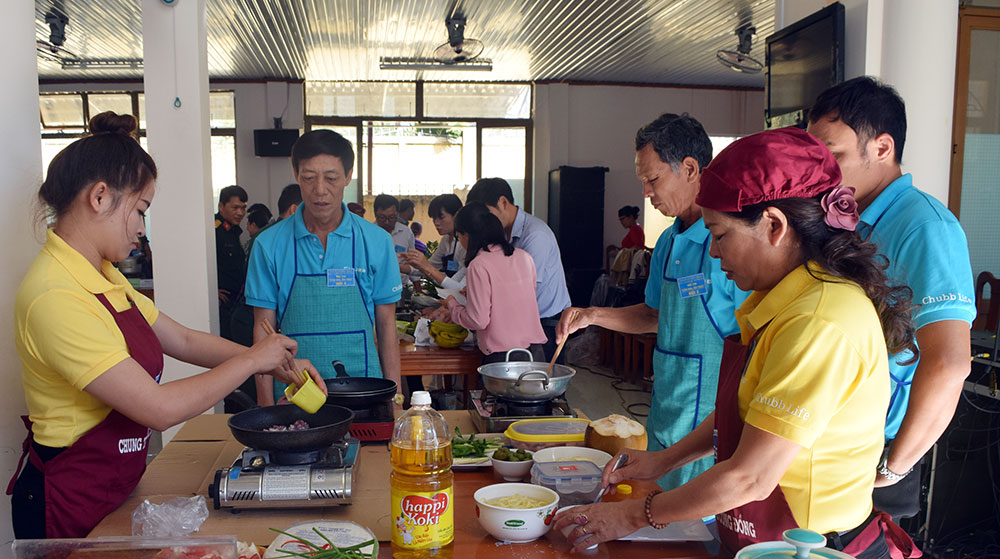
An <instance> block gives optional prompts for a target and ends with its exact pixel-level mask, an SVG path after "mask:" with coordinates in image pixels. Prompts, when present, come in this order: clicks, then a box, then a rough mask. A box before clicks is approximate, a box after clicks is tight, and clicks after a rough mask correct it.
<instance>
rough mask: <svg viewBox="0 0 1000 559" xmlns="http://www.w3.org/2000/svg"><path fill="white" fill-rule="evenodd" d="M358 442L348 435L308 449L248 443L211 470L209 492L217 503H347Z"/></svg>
mask: <svg viewBox="0 0 1000 559" xmlns="http://www.w3.org/2000/svg"><path fill="white" fill-rule="evenodd" d="M359 447H360V443H359V441H358V440H357V439H353V438H348V439H344V440H341V441H338V442H336V443H334V444H333V445H332V446H330V447H327V448H324V449H321V450H317V451H314V452H311V453H280V452H268V451H261V450H255V449H252V448H247V449H245V450H244V451H243V454H242V455H241V456H240V457H239V458H237V459H236V461H235V462H233V465H232V467H229V468H223V469H221V470H217V471H216V472H215V479H214V482H213V483H212V484H211V485H210V486H209V488H208V493H209V496H210V497H211V498H212V502H213V505H214V506H215V508H216V509H220V508H232V509H243V508H293V507H295V508H298V507H328V506H334V505H345V504H350V502H351V493H352V492H353V488H354V475H355V470H356V469H357V466H358V464H357V457H358V450H359ZM309 459H312V461H311V462H302V461H303V460H309Z"/></svg>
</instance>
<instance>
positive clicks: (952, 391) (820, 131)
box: [808, 76, 976, 518]
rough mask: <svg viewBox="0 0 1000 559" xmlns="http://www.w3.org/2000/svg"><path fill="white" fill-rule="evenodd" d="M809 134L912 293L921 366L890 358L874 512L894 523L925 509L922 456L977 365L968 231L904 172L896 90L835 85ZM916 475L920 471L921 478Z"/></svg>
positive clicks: (812, 118)
mask: <svg viewBox="0 0 1000 559" xmlns="http://www.w3.org/2000/svg"><path fill="white" fill-rule="evenodd" d="M808 131H809V132H810V133H811V134H813V135H815V136H816V137H817V138H819V139H821V140H823V141H824V142H825V143H826V145H827V146H828V147H829V148H830V151H831V152H832V153H833V155H834V156H835V157H836V158H837V161H838V163H839V164H840V170H841V172H842V173H843V175H844V184H845V185H847V186H853V187H854V188H856V189H857V192H856V193H855V197H856V198H857V200H858V207H859V209H860V210H861V221H862V225H860V226H859V227H858V231H859V232H861V233H862V234H869V233H870V234H871V240H872V241H873V242H874V243H875V244H877V245H878V246H879V250H880V251H881V253H882V254H883V255H885V256H886V257H887V258H888V259H889V269H888V270H886V273H887V275H888V276H889V279H890V280H891V281H895V282H896V283H901V284H905V285H908V286H909V287H910V288H911V289H912V290H913V303H914V304H915V305H917V307H916V309H915V310H914V313H913V321H914V328H915V329H916V332H917V334H916V337H917V340H916V341H917V347H919V348H920V355H919V360H918V361H916V362H914V363H910V364H904V363H906V361H907V360H909V358H911V357H912V355H910V354H909V353H906V354H900V355H893V356H890V358H889V372H890V376H891V381H892V397H891V400H890V403H889V413H888V416H887V418H886V426H885V438H886V452H885V454H884V455H883V459H882V462H881V463H880V464H879V467H878V476H877V477H876V478H875V487H876V489H875V494H874V495H873V497H874V500H875V508H877V509H879V510H883V511H885V512H887V513H889V514H891V515H892V516H893V517H894V518H898V517H904V518H905V517H908V516H913V515H915V514H916V513H917V512H918V511H919V510H920V506H919V497H920V473H919V467H920V464H919V461H920V458H921V457H922V456H923V455H924V454H925V453H926V452H927V451H928V450H929V449H930V448H931V446H933V445H934V442H935V441H937V439H938V437H940V436H941V433H943V432H944V429H945V427H947V426H948V423H949V422H951V418H952V415H954V413H955V407H956V406H957V404H958V398H959V396H960V395H961V392H962V386H963V383H964V381H965V377H966V376H968V374H969V370H970V365H969V328H970V326H971V324H972V321H973V319H974V318H975V316H976V308H975V304H974V303H973V300H974V296H973V284H972V267H971V264H970V261H969V245H968V241H967V240H966V238H965V232H964V231H963V230H962V226H961V225H959V223H958V220H957V219H955V216H954V215H952V213H951V212H949V211H948V209H947V208H946V207H944V205H942V204H941V203H940V202H938V201H937V200H936V199H935V198H933V197H932V196H930V195H928V194H926V193H924V192H921V191H920V190H917V189H916V188H915V187H914V186H913V178H912V177H911V176H910V175H909V174H906V175H904V174H902V171H901V170H900V162H901V161H902V158H903V143H904V142H905V140H906V109H905V107H904V105H903V100H902V99H901V98H900V97H899V94H898V93H896V90H894V89H893V88H892V87H889V86H887V85H884V84H881V83H879V82H878V81H876V80H874V79H873V78H870V77H867V76H862V77H859V78H855V79H853V80H849V81H846V82H844V83H842V84H840V85H837V86H834V87H832V88H830V89H828V90H826V91H825V92H823V93H822V94H820V96H819V98H817V99H816V104H815V105H814V106H813V108H812V109H811V110H810V111H809V128H808ZM914 468H916V469H917V471H915V472H914V471H913V470H914Z"/></svg>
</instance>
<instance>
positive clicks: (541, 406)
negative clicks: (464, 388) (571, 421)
mask: <svg viewBox="0 0 1000 559" xmlns="http://www.w3.org/2000/svg"><path fill="white" fill-rule="evenodd" d="M469 396H470V398H469V414H470V415H471V416H472V424H473V425H475V426H476V431H477V432H479V433H503V432H504V431H506V430H507V427H509V426H510V424H511V423H514V422H515V421H521V420H522V419H540V418H546V417H577V414H576V412H574V411H573V408H571V407H570V406H569V403H568V402H566V397H565V395H563V396H559V397H558V398H554V399H552V400H545V401H544V402H514V401H511V400H505V399H503V398H497V397H496V396H494V395H492V394H490V393H488V392H487V391H485V390H472V391H470V392H469Z"/></svg>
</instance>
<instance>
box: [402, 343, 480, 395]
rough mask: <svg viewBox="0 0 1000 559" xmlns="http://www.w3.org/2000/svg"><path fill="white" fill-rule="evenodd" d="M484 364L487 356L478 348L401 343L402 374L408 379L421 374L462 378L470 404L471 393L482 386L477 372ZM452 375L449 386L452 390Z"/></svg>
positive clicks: (447, 378)
mask: <svg viewBox="0 0 1000 559" xmlns="http://www.w3.org/2000/svg"><path fill="white" fill-rule="evenodd" d="M482 362H483V354H482V353H480V352H479V350H478V349H476V348H474V347H457V348H453V349H447V348H443V347H438V346H431V347H426V346H415V345H413V343H412V342H400V344H399V374H400V375H401V376H404V377H408V376H420V375H462V376H463V377H464V379H465V380H464V382H463V383H462V385H463V387H464V390H465V398H466V402H468V398H469V390H473V389H475V387H476V386H478V384H479V373H478V372H476V369H477V368H478V367H479V365H481V364H482ZM450 381H451V378H450V376H446V377H445V383H446V384H445V385H446V386H449V387H450Z"/></svg>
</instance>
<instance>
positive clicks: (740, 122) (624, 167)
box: [532, 84, 764, 246]
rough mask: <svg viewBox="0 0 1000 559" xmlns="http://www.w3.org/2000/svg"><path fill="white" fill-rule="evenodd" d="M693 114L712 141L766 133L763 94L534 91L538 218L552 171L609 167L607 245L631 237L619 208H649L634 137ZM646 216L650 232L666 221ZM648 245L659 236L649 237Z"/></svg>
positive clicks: (601, 88)
mask: <svg viewBox="0 0 1000 559" xmlns="http://www.w3.org/2000/svg"><path fill="white" fill-rule="evenodd" d="M667 112H671V113H678V114H680V113H684V112H686V113H689V114H690V115H691V116H693V117H695V118H697V119H698V120H699V121H701V123H702V125H703V126H704V127H705V130H706V131H707V132H708V134H709V135H711V136H742V135H746V134H750V133H753V132H759V131H760V130H762V129H763V126H764V93H763V91H760V90H737V89H707V88H703V89H696V88H681V87H646V86H624V85H622V86H619V85H570V84H543V85H537V86H536V87H535V153H534V168H535V169H534V175H533V192H534V196H533V211H532V213H534V214H535V215H537V216H539V217H541V218H542V219H545V217H546V216H547V215H548V172H549V170H550V169H554V168H556V167H558V166H560V165H570V166H574V167H591V166H603V167H608V168H609V169H610V171H609V172H608V173H607V175H606V177H605V195H604V213H605V217H604V244H605V245H608V244H613V243H614V244H617V243H618V242H620V241H621V238H622V237H624V236H625V230H624V229H622V227H621V225H619V223H618V219H617V217H618V208H620V207H622V206H624V205H626V204H629V205H633V206H639V207H640V208H642V207H646V208H647V210H648V212H655V210H652V209H651V208H649V207H648V206H645V205H644V204H643V199H642V187H641V185H640V184H639V181H638V180H636V178H635V133H636V131H637V130H638V129H639V127H641V126H643V125H645V124H648V123H649V122H651V121H652V120H654V119H655V118H656V117H658V116H660V115H661V114H663V113H667ZM648 212H647V213H644V215H643V216H642V223H643V225H644V226H645V227H646V228H647V229H649V228H650V226H651V225H653V224H654V223H656V222H659V223H661V224H662V221H663V220H662V218H661V217H659V216H658V215H657V216H653V215H649V214H648ZM646 242H647V244H648V245H649V246H652V245H653V243H655V237H652V235H651V234H649V233H647V238H646Z"/></svg>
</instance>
